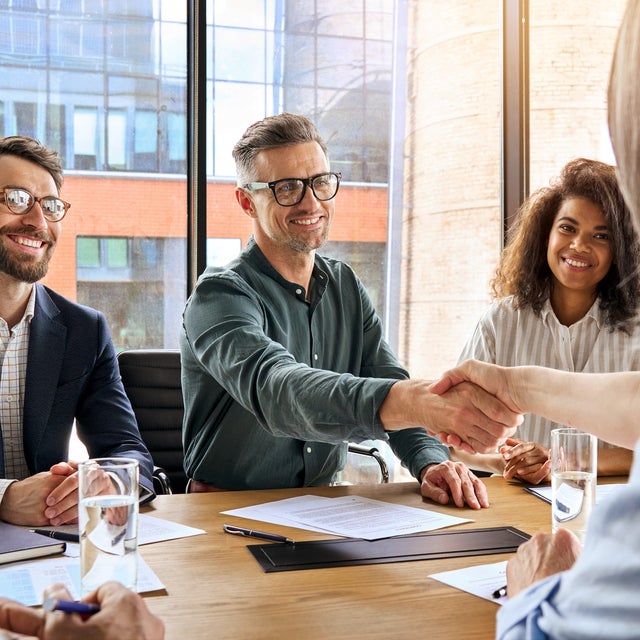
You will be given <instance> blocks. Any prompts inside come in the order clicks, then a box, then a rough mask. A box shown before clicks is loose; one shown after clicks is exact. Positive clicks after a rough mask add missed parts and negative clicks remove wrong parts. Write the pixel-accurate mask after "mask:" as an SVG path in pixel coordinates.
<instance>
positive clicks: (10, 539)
mask: <svg viewBox="0 0 640 640" xmlns="http://www.w3.org/2000/svg"><path fill="white" fill-rule="evenodd" d="M65 548H66V545H65V543H64V542H60V541H59V540H53V539H52V538H48V537H46V536H41V535H40V534H38V533H33V532H31V531H29V530H28V529H23V528H22V527H16V526H15V525H12V524H7V523H6V522H0V564H5V563H7V562H17V561H18V560H30V559H31V558H40V557H42V556H51V555H54V554H55V553H62V552H63V551H64V550H65Z"/></svg>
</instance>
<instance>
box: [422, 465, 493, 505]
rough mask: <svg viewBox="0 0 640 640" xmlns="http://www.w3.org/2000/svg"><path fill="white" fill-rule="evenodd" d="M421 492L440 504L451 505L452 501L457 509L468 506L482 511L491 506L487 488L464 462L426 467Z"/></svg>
mask: <svg viewBox="0 0 640 640" xmlns="http://www.w3.org/2000/svg"><path fill="white" fill-rule="evenodd" d="M420 492H421V493H422V495H423V496H424V497H425V498H429V499H430V500H433V501H434V502H437V503H438V504H449V501H450V499H452V500H453V502H454V504H455V505H456V507H464V506H465V504H466V505H467V506H469V507H471V508H472V509H481V508H483V507H488V506H489V497H488V495H487V488H486V487H485V485H484V483H483V482H482V481H481V480H480V479H479V478H477V477H476V476H475V475H474V474H473V472H472V471H471V470H470V469H469V468H468V467H467V466H466V465H465V464H464V463H463V462H452V461H451V460H447V461H446V462H441V463H440V464H433V465H429V466H428V467H426V468H425V469H424V470H423V472H422V484H421V486H420Z"/></svg>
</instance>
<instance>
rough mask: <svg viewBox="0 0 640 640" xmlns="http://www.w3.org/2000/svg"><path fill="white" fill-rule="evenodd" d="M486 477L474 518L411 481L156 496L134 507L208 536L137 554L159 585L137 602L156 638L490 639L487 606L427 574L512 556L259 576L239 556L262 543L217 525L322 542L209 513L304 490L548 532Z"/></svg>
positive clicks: (544, 519) (521, 494)
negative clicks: (156, 619) (161, 628)
mask: <svg viewBox="0 0 640 640" xmlns="http://www.w3.org/2000/svg"><path fill="white" fill-rule="evenodd" d="M611 481H618V482H620V481H624V480H620V479H619V478H612V479H611ZM485 482H486V485H487V487H488V489H489V497H490V500H491V507H490V508H488V509H482V510H480V511H474V510H472V509H466V508H465V509H457V508H455V507H441V506H437V505H435V504H433V503H431V502H423V501H422V500H421V497H420V495H419V490H418V486H417V483H397V484H387V485H383V484H380V485H358V486H351V487H321V488H305V489H284V490H268V491H229V492H220V493H206V494H203V493H200V494H190V495H173V496H159V497H158V498H157V499H156V500H155V501H154V502H153V503H152V505H151V506H149V507H145V508H143V510H142V512H143V513H148V514H150V515H157V516H158V517H161V518H166V519H167V520H172V521H175V522H179V523H181V524H186V525H189V526H193V527H198V528H201V529H204V530H206V532H207V533H206V535H198V536H194V537H189V538H181V539H178V540H168V541H165V542H160V543H156V544H150V545H144V546H142V547H141V548H140V551H141V555H142V556H143V558H144V559H145V560H146V561H147V563H148V564H149V565H150V567H151V568H152V569H153V570H154V572H155V573H156V575H157V576H158V578H159V579H160V580H161V581H162V583H163V584H164V585H165V586H166V593H165V592H159V593H158V592H155V593H153V594H149V595H148V596H147V597H146V598H145V600H146V602H147V604H148V606H149V608H150V609H151V610H152V611H153V612H154V613H155V614H157V615H158V616H160V617H161V618H162V619H163V620H164V621H165V624H166V630H167V636H166V637H167V640H173V639H176V638H179V639H184V640H187V639H189V640H222V639H226V638H232V639H233V640H253V639H263V638H264V639H269V640H272V639H273V640H276V639H279V638H286V639H287V640H289V639H291V640H300V639H304V640H311V639H316V638H317V639H320V638H322V639H325V638H326V639H331V640H338V639H342V638H348V639H350V640H351V639H357V638H367V639H368V640H370V639H374V638H386V639H389V638H402V639H403V640H404V639H407V638H430V639H432V640H439V639H441V638H442V639H452V638H464V639H465V640H474V639H482V640H485V639H488V638H493V637H494V633H495V616H496V612H497V610H498V605H497V604H494V603H492V602H489V601H487V600H483V599H482V598H478V597H476V596H473V595H470V594H468V593H465V592H463V591H460V590H457V589H454V588H452V587H449V586H447V585H445V584H442V583H440V582H437V581H435V580H432V579H431V578H428V577H427V576H428V575H430V574H432V573H437V572H440V571H448V570H451V569H459V568H463V567H468V566H472V565H476V564H487V563H491V562H499V561H500V560H506V559H508V558H510V557H511V555H512V554H499V555H487V556H474V557H461V558H450V559H438V560H421V561H411V562H396V563H388V564H375V565H365V566H352V567H337V568H330V569H311V570H301V571H284V572H279V573H264V572H263V571H262V569H261V568H260V566H259V565H258V563H257V561H256V560H255V558H254V557H253V556H252V555H251V553H250V552H249V551H248V549H247V544H261V543H262V541H260V540H252V539H249V538H244V537H240V536H232V535H229V534H226V533H224V532H223V530H222V525H223V523H230V524H237V525H240V526H244V527H252V526H253V527H255V528H256V529H259V530H263V531H269V532H275V533H279V534H282V535H286V536H288V537H291V538H294V539H295V540H296V541H303V540H318V539H322V538H331V537H332V536H326V535H323V534H319V533H315V532H311V531H303V530H301V529H294V528H290V527H284V526H278V525H272V524H266V523H264V522H257V521H253V520H247V519H243V518H237V517H232V516H223V515H220V512H221V511H225V510H228V509H236V508H239V507H248V506H252V505H256V504H261V503H264V502H270V501H273V500H280V499H283V498H288V497H292V496H297V495H303V494H312V493H313V494H317V495H322V496H329V497H335V496H341V495H347V494H355V495H360V496H366V497H370V498H375V499H378V500H384V501H387V502H395V503H398V504H404V505H409V506H413V507H419V506H423V507H424V508H427V509H430V510H433V511H439V512H442V513H449V514H453V515H459V516H461V517H468V518H472V519H473V520H474V522H473V523H467V524H464V525H458V526H459V527H467V528H476V527H477V528H479V527H495V526H507V525H508V526H513V527H516V528H517V529H520V530H522V531H524V532H526V533H529V534H533V533H535V532H537V531H549V530H550V526H551V513H550V507H549V505H548V504H546V503H545V502H543V501H542V500H540V499H538V498H536V497H535V496H532V495H530V494H528V493H526V492H525V491H524V490H523V487H522V485H521V484H518V483H509V482H506V481H505V480H503V479H502V478H486V479H485Z"/></svg>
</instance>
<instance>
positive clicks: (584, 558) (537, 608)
mask: <svg viewBox="0 0 640 640" xmlns="http://www.w3.org/2000/svg"><path fill="white" fill-rule="evenodd" d="M639 452H640V441H639V442H638V444H637V445H636V451H635V454H636V455H635V462H634V466H633V469H632V471H631V475H630V477H629V483H628V485H627V486H626V487H624V488H620V489H618V490H616V491H615V493H613V494H611V495H610V496H609V497H608V498H607V499H606V500H604V501H602V502H601V503H599V504H598V506H597V507H596V508H595V509H594V511H593V513H592V515H591V519H590V521H589V527H588V530H587V537H586V540H585V545H584V549H583V551H582V553H581V554H580V557H579V558H578V560H577V562H576V564H575V565H574V566H573V568H572V569H571V570H570V571H565V572H563V573H559V574H557V575H555V576H551V577H549V578H547V579H546V580H542V581H541V582H537V583H536V584H534V585H532V586H531V587H529V589H527V590H526V591H523V592H522V593H520V594H518V596H516V597H515V598H513V599H512V600H509V601H508V602H507V603H506V604H505V605H504V606H503V607H502V608H501V610H500V611H499V612H498V624H497V631H496V637H497V638H499V640H540V639H543V638H553V640H564V639H568V638H571V639H575V638H580V639H584V640H595V639H601V640H631V639H635V638H640V455H639Z"/></svg>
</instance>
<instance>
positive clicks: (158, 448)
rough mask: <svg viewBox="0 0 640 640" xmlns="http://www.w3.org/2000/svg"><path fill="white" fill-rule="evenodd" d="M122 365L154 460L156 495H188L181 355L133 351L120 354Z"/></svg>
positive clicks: (124, 377)
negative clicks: (183, 430)
mask: <svg viewBox="0 0 640 640" xmlns="http://www.w3.org/2000/svg"><path fill="white" fill-rule="evenodd" d="M118 364H119V365H120V375H121V376H122V382H123V384H124V390H125V392H126V394H127V396H128V397H129V401H130V402H131V406H132V407H133V412H134V413H135V415H136V419H137V421H138V429H139V430H140V435H141V436H142V439H143V441H144V443H145V444H146V445H147V449H149V453H151V457H152V458H153V463H154V470H153V484H154V488H155V490H156V493H158V494H161V495H162V494H169V493H185V489H186V486H187V476H186V474H185V472H184V467H183V459H184V453H183V449H182V418H183V416H184V405H183V402H182V385H181V382H180V352H179V351H178V350H170V349H132V350H128V351H122V352H121V353H119V354H118Z"/></svg>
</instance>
